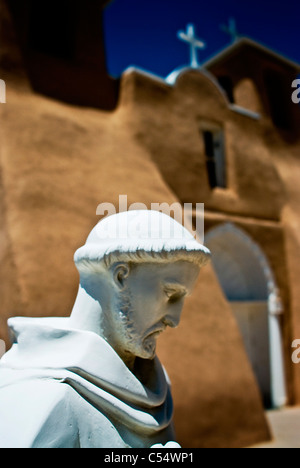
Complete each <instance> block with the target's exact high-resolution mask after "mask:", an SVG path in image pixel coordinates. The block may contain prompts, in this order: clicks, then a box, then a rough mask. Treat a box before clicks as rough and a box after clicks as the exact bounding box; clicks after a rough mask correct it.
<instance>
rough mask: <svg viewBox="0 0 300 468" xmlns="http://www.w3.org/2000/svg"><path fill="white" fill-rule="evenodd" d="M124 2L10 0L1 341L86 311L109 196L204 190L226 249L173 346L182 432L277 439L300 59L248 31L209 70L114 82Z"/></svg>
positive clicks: (291, 326)
mask: <svg viewBox="0 0 300 468" xmlns="http://www.w3.org/2000/svg"><path fill="white" fill-rule="evenodd" d="M107 3H108V1H107V0H87V1H86V2H85V6H84V8H82V6H81V2H79V1H78V0H75V1H72V2H71V1H68V0H59V1H58V0H52V1H51V2H40V1H38V0H23V1H22V2H15V1H13V0H1V1H0V78H1V79H2V80H5V83H6V104H0V119H1V126H0V129H1V138H0V164H1V171H0V191H1V197H0V217H1V224H0V229H1V245H0V255H1V269H0V295H1V296H0V297H1V307H0V339H2V340H4V341H5V342H6V346H7V348H8V347H9V346H10V340H9V336H8V331H7V325H6V323H7V319H8V318H9V317H13V316H30V317H40V316H68V315H69V314H70V312H71V310H72V306H73V303H74V299H75V297H76V293H77V287H78V273H77V270H76V268H75V266H74V262H73V254H74V252H75V250H76V249H77V248H78V247H79V246H81V245H83V244H84V242H85V240H86V237H87V235H88V233H89V232H90V230H91V228H92V227H93V226H94V225H95V224H96V223H97V222H98V221H99V216H97V215H96V208H97V206H98V205H99V204H100V203H102V202H109V203H113V204H114V205H115V206H116V207H117V206H118V202H119V195H121V194H126V195H127V197H128V205H130V204H131V203H135V202H141V203H144V204H146V205H147V206H148V207H149V208H150V205H151V203H163V202H166V203H169V204H172V203H174V202H179V203H181V204H184V203H192V204H193V206H196V203H204V204H205V243H206V245H207V246H208V247H209V248H210V250H211V252H212V262H211V264H210V265H209V266H207V267H205V268H204V269H203V271H202V272H201V274H200V276H199V282H198V284H197V286H196V289H195V291H194V293H193V295H192V296H191V297H190V298H189V299H188V300H187V302H186V306H185V309H184V313H183V318H182V322H181V324H180V326H179V328H178V329H176V330H170V331H167V332H166V333H165V334H164V335H163V336H162V337H161V339H160V341H159V348H158V356H159V358H160V360H161V362H162V363H163V365H164V366H165V368H166V370H167V372H168V374H169V376H170V379H171V382H172V392H173V398H174V406H175V413H174V418H175V428H176V432H177V438H178V441H179V442H180V444H181V445H182V446H183V447H246V446H251V445H253V444H255V443H258V442H261V441H266V440H269V439H270V437H271V436H272V435H271V433H270V429H269V427H268V424H267V420H266V418H265V409H270V408H281V407H283V406H286V405H296V404H299V403H300V367H299V366H300V365H296V364H293V363H292V360H291V354H292V351H293V349H292V347H291V345H292V342H293V340H294V339H297V338H299V339H300V310H299V304H300V286H299V281H298V278H299V277H300V262H299V247H300V215H299V203H300V184H299V180H300V157H299V154H300V130H299V129H300V108H299V106H298V105H296V104H294V103H293V102H292V99H291V95H292V91H293V89H292V87H291V84H292V82H293V80H295V78H296V77H297V75H298V74H299V73H300V65H299V64H297V63H294V62H293V61H291V60H289V59H287V58H285V57H284V56H282V55H279V54H278V53H275V52H274V51H272V50H271V49H269V48H267V47H265V46H262V45H261V44H259V43H257V42H256V41H254V40H252V39H248V38H235V40H234V41H233V42H232V44H230V45H229V46H228V47H226V48H225V49H224V50H222V51H221V52H219V53H218V54H216V55H215V56H214V57H212V58H211V59H210V60H208V61H206V62H205V63H204V64H202V66H201V67H198V66H194V65H193V64H191V66H190V67H184V68H179V69H177V70H175V71H173V72H172V73H170V75H169V76H168V77H166V78H165V79H162V78H161V77H158V76H155V75H153V74H151V71H150V72H148V71H143V70H139V69H136V68H129V69H127V70H125V71H124V73H123V74H122V76H121V77H120V78H119V79H114V78H112V77H110V76H109V75H108V73H107V70H106V64H105V48H104V43H103V29H102V27H103V26H102V22H101V14H102V9H103V8H104V7H105V6H106V4H107ZM41 5H42V6H41ZM58 8H59V11H60V14H59V15H57V14H56V12H57V9H58ZM49 18H50V21H49ZM47 20H48V22H47ZM49 28H50V29H51V31H50V30H49ZM53 30H55V35H53V34H52V31H53ZM170 72H171V70H170ZM195 216H196V210H195V213H194V217H195ZM194 221H195V223H196V219H194ZM37 398H38V396H37Z"/></svg>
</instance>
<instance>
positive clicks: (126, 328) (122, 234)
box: [74, 210, 210, 359]
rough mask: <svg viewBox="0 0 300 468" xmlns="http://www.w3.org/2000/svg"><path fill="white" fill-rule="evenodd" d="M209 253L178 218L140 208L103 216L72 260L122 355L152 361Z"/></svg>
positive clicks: (105, 331) (114, 344) (111, 340)
mask: <svg viewBox="0 0 300 468" xmlns="http://www.w3.org/2000/svg"><path fill="white" fill-rule="evenodd" d="M209 257H210V252H209V250H208V249H207V248H205V247H204V246H203V245H201V244H200V243H199V242H197V241H196V240H195V239H194V238H193V236H192V235H191V234H190V233H189V231H187V229H185V228H184V227H183V226H182V225H181V224H179V223H178V222H176V221H175V220H174V219H172V218H171V217H169V216H167V215H165V214H163V213H160V212H158V211H146V210H140V211H128V212H123V213H119V214H116V215H112V216H109V217H106V218H104V219H103V220H101V221H100V222H99V223H98V224H97V226H96V227H95V228H94V229H93V230H92V231H91V233H90V235H89V237H88V239H87V241H86V243H85V245H84V246H83V247H81V248H79V249H78V250H77V251H76V253H75V256H74V259H75V264H76V266H77V269H78V271H79V273H80V284H81V287H82V288H84V289H85V291H86V292H87V293H88V294H89V295H90V296H92V297H93V299H94V300H96V301H98V302H99V303H100V305H101V308H102V320H103V321H104V325H103V330H104V335H105V336H104V337H105V338H106V339H107V341H108V342H109V343H110V344H111V345H112V346H113V347H114V348H115V350H116V351H117V352H119V354H123V355H124V354H126V353H128V354H130V355H132V356H138V357H141V358H144V359H152V358H153V357H154V356H155V349H156V340H157V337H158V336H159V334H160V333H161V332H162V331H164V329H165V328H166V327H167V326H170V327H176V326H177V325H178V323H179V320H180V316H181V311H182V307H183V303H184V298H185V297H186V295H188V294H189V293H190V292H191V290H192V288H193V286H194V284H195V282H196V279H197V277H198V274H199V270H200V268H201V267H202V266H203V265H205V264H206V263H207V261H208V259H209ZM83 313H84V311H83Z"/></svg>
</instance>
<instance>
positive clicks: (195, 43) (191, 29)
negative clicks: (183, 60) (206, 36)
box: [177, 24, 206, 68]
mask: <svg viewBox="0 0 300 468" xmlns="http://www.w3.org/2000/svg"><path fill="white" fill-rule="evenodd" d="M177 37H178V39H180V40H181V41H183V42H186V43H187V44H189V46H190V54H191V67H192V68H199V67H200V64H199V62H198V57H197V49H205V47H206V44H205V42H203V41H201V39H197V37H196V31H195V26H194V25H193V24H188V25H187V28H186V32H184V31H178V33H177Z"/></svg>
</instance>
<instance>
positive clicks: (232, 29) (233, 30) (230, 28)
mask: <svg viewBox="0 0 300 468" xmlns="http://www.w3.org/2000/svg"><path fill="white" fill-rule="evenodd" d="M221 29H222V31H223V32H225V33H226V34H229V36H230V37H231V40H232V42H235V41H237V40H238V38H239V36H240V35H239V33H238V30H237V26H236V21H235V19H234V18H229V20H228V25H227V24H222V25H221Z"/></svg>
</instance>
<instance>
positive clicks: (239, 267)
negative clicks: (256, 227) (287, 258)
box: [205, 223, 287, 408]
mask: <svg viewBox="0 0 300 468" xmlns="http://www.w3.org/2000/svg"><path fill="white" fill-rule="evenodd" d="M205 244H206V245H207V247H208V248H209V249H210V250H211V252H212V263H213V266H214V269H215V272H216V274H217V277H218V279H219V281H220V284H221V286H222V289H223V291H224V294H225V296H226V298H227V300H228V301H229V302H230V304H231V307H232V310H233V313H234V316H235V318H236V320H237V323H238V326H239V329H240V332H241V335H242V337H243V340H244V345H245V349H246V352H247V354H248V357H249V360H250V362H251V365H252V368H253V371H254V374H255V376H256V379H257V383H258V385H259V388H260V391H261V395H262V399H263V401H264V404H265V406H266V407H268V408H270V407H272V408H279V407H281V406H284V405H285V404H286V400H287V398H286V384H285V372H284V359H283V347H282V332H281V327H280V320H279V316H280V314H282V313H283V307H282V303H281V300H280V296H279V291H278V288H277V286H276V283H275V279H274V276H273V273H272V271H271V268H270V266H269V264H268V261H267V258H266V256H265V255H264V253H263V251H262V250H261V248H260V247H259V246H258V244H256V243H255V242H254V241H253V240H252V239H251V238H250V237H249V236H248V234H246V233H245V232H244V231H242V230H241V229H239V228H237V227H236V226H234V225H233V224H231V223H227V224H223V225H220V226H218V227H216V228H214V229H212V230H210V231H209V232H208V233H207V234H206V236H205Z"/></svg>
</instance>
